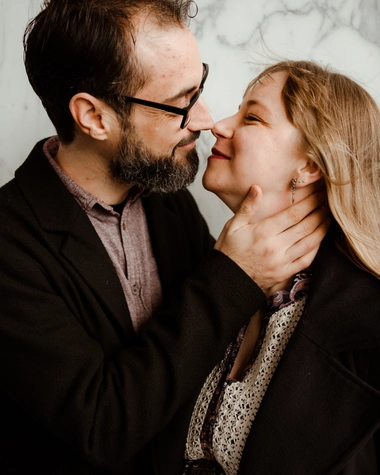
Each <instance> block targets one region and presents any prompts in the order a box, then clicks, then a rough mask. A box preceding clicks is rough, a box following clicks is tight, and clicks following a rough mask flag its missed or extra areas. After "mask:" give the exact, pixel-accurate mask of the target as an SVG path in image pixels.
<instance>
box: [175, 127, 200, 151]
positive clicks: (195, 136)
mask: <svg viewBox="0 0 380 475" xmlns="http://www.w3.org/2000/svg"><path fill="white" fill-rule="evenodd" d="M200 135H201V133H200V132H199V131H198V132H192V134H191V135H189V136H188V137H185V138H183V139H182V140H181V141H180V142H178V143H177V145H176V148H177V147H182V146H183V145H187V144H189V143H191V142H194V140H198V139H199V136H200Z"/></svg>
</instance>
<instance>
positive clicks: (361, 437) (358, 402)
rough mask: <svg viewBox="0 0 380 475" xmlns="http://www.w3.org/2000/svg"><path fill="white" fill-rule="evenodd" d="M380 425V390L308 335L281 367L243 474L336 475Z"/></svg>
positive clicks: (297, 339)
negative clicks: (365, 381)
mask: <svg viewBox="0 0 380 475" xmlns="http://www.w3.org/2000/svg"><path fill="white" fill-rule="evenodd" d="M379 426H380V392H379V391H376V390H375V389H373V388H371V387H370V386H369V385H366V384H365V383H364V382H363V381H361V380H360V379H359V378H357V377H356V376H355V375H354V374H352V373H351V372H350V371H348V370H347V369H346V368H345V367H344V366H343V365H342V364H340V363H339V362H338V361H337V360H336V359H335V358H334V357H332V356H331V355H330V354H328V353H327V352H325V351H324V350H323V349H321V348H320V347H318V346H317V345H315V344H314V343H313V342H311V341H310V340H309V339H307V338H306V337H305V336H304V335H302V334H300V333H295V334H294V335H293V336H292V338H291V340H290V342H289V344H288V347H287V349H286V351H285V353H284V355H283V357H282V359H281V361H280V363H279V366H278V368H277V370H276V372H275V374H274V376H273V379H272V381H271V383H270V385H269V388H268V390H267V392H266V394H265V397H264V399H263V402H262V405H261V407H260V410H259V412H258V414H257V417H256V419H255V421H254V423H253V426H252V430H251V433H250V435H249V438H248V441H247V444H246V446H245V450H244V454H243V458H242V461H241V466H240V471H239V475H248V474H251V473H255V475H256V474H257V475H277V474H283V473H289V474H290V473H291V474H292V475H305V474H306V473H307V474H308V475H320V474H322V473H323V474H331V475H332V474H336V473H339V471H340V470H341V469H342V467H343V466H344V465H345V463H346V462H347V461H348V460H349V459H350V458H351V457H352V456H353V454H355V453H356V452H357V451H358V450H359V449H360V448H362V447H363V446H364V445H365V444H366V443H367V441H368V440H369V438H370V437H371V436H372V435H373V433H374V432H375V430H376V429H377V428H378V427H379Z"/></svg>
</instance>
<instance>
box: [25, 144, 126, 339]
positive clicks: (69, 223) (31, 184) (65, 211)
mask: <svg viewBox="0 0 380 475" xmlns="http://www.w3.org/2000/svg"><path fill="white" fill-rule="evenodd" d="M43 142H44V141H42V142H40V143H39V144H37V145H36V146H35V148H34V150H33V151H32V152H31V154H30V156H29V157H28V159H27V160H26V162H25V163H24V164H23V165H22V166H21V167H20V168H19V169H18V170H17V172H16V181H17V183H18V184H19V186H20V188H21V191H22V192H23V194H24V196H25V198H26V200H27V201H28V202H29V204H30V206H31V209H32V210H33V212H34V213H35V215H36V218H37V220H38V221H39V223H40V225H41V228H42V229H43V230H44V231H45V236H46V238H45V239H46V245H47V246H51V247H52V248H53V252H57V253H59V254H60V255H61V256H63V257H64V259H65V260H66V261H67V262H68V263H69V264H70V265H71V266H72V267H73V268H74V269H76V271H77V272H78V273H79V274H80V276H82V278H83V282H85V283H86V285H88V286H89V287H90V289H91V290H92V292H93V293H94V295H95V296H96V298H97V299H98V301H99V303H100V305H101V307H102V308H103V309H104V312H105V314H106V315H107V317H108V318H109V319H110V320H111V323H112V324H113V325H114V326H115V329H116V331H118V333H119V335H123V334H124V335H125V334H126V335H131V334H133V327H132V322H131V319H130V314H129V310H128V307H127V304H126V302H125V298H124V294H123V290H122V288H121V285H120V282H119V279H118V277H117V274H116V271H115V269H114V267H113V264H112V262H111V260H110V258H109V256H108V253H107V251H106V250H105V248H104V246H103V245H102V243H101V241H100V239H99V237H98V235H97V233H96V231H95V229H94V227H93V226H92V224H91V222H90V220H89V219H88V217H87V215H86V214H85V213H84V211H83V210H82V209H81V208H80V206H79V205H78V203H77V202H76V201H75V199H73V197H72V195H71V194H70V193H69V191H68V190H67V189H66V187H65V186H64V185H63V183H62V182H61V180H60V179H59V177H58V176H57V174H56V173H55V172H54V170H53V169H52V167H51V166H50V164H49V162H48V161H47V159H46V158H45V156H44V155H43V152H42V146H43ZM120 330H122V332H120Z"/></svg>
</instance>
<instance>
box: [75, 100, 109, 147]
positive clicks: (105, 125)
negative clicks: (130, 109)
mask: <svg viewBox="0 0 380 475" xmlns="http://www.w3.org/2000/svg"><path fill="white" fill-rule="evenodd" d="M69 107H70V112H71V115H72V116H73V119H74V121H75V123H76V125H77V126H78V127H79V129H80V130H81V131H82V132H83V133H84V134H86V135H89V136H90V137H92V138H93V139H95V140H106V139H107V138H108V137H109V133H110V130H111V128H112V125H115V120H116V121H117V118H116V113H115V112H114V111H113V109H112V108H111V107H110V106H108V105H107V104H106V103H105V102H104V101H101V100H99V99H97V98H96V97H94V96H91V94H87V93H86V92H79V93H78V94H75V96H73V97H72V98H71V100H70V104H69Z"/></svg>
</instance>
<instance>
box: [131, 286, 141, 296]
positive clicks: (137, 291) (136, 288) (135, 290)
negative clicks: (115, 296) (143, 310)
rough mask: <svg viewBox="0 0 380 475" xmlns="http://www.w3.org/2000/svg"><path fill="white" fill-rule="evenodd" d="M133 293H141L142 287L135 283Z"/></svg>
mask: <svg viewBox="0 0 380 475" xmlns="http://www.w3.org/2000/svg"><path fill="white" fill-rule="evenodd" d="M132 293H133V295H139V293H140V288H139V287H138V286H137V285H134V286H133V287H132Z"/></svg>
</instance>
